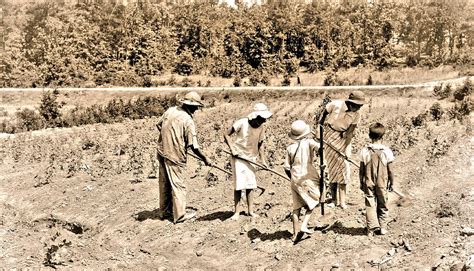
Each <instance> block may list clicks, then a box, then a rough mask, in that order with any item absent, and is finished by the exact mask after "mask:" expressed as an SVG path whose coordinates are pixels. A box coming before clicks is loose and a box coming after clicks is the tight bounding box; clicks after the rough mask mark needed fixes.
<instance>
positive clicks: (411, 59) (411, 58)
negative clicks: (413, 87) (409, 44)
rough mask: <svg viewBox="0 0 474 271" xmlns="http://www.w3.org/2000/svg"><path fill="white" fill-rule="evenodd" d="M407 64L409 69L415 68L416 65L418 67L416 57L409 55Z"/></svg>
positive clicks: (406, 60)
mask: <svg viewBox="0 0 474 271" xmlns="http://www.w3.org/2000/svg"><path fill="white" fill-rule="evenodd" d="M405 63H406V65H407V66H408V67H415V66H416V65H418V60H417V59H416V57H415V56H413V55H409V56H407V57H406V59H405Z"/></svg>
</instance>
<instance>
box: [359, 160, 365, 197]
mask: <svg viewBox="0 0 474 271" xmlns="http://www.w3.org/2000/svg"><path fill="white" fill-rule="evenodd" d="M359 181H360V187H359V188H360V190H362V191H364V192H365V189H364V187H365V185H364V183H365V164H364V162H360V165H359Z"/></svg>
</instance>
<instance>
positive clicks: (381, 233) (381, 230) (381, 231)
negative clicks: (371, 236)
mask: <svg viewBox="0 0 474 271" xmlns="http://www.w3.org/2000/svg"><path fill="white" fill-rule="evenodd" d="M387 233H388V231H387V230H386V229H384V228H380V230H379V232H378V234H379V235H385V234H387Z"/></svg>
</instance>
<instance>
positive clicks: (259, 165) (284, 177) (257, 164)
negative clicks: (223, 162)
mask: <svg viewBox="0 0 474 271" xmlns="http://www.w3.org/2000/svg"><path fill="white" fill-rule="evenodd" d="M222 151H223V152H225V153H227V154H229V155H233V154H232V153H231V152H230V151H227V150H222ZM236 157H237V158H239V159H241V160H244V161H247V162H249V163H250V164H252V165H255V166H258V167H260V168H261V169H263V170H267V171H270V172H271V173H274V174H276V175H278V176H280V177H282V178H283V179H285V180H287V181H289V180H290V179H289V178H288V177H287V176H285V175H283V174H281V173H280V172H278V171H275V170H273V169H271V168H267V167H266V166H264V165H262V164H260V163H257V162H254V161H251V160H249V159H246V158H243V157H240V156H236Z"/></svg>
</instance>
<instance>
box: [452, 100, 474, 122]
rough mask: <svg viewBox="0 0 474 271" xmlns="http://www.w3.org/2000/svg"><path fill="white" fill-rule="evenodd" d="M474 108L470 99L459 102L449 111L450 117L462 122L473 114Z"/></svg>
mask: <svg viewBox="0 0 474 271" xmlns="http://www.w3.org/2000/svg"><path fill="white" fill-rule="evenodd" d="M473 108H474V103H473V102H472V101H471V100H470V99H466V100H462V101H458V102H456V103H455V104H454V106H453V107H451V108H450V109H449V110H448V115H449V117H450V119H458V120H462V119H463V118H464V117H465V116H468V115H469V114H470V113H471V111H472V109H473Z"/></svg>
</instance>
